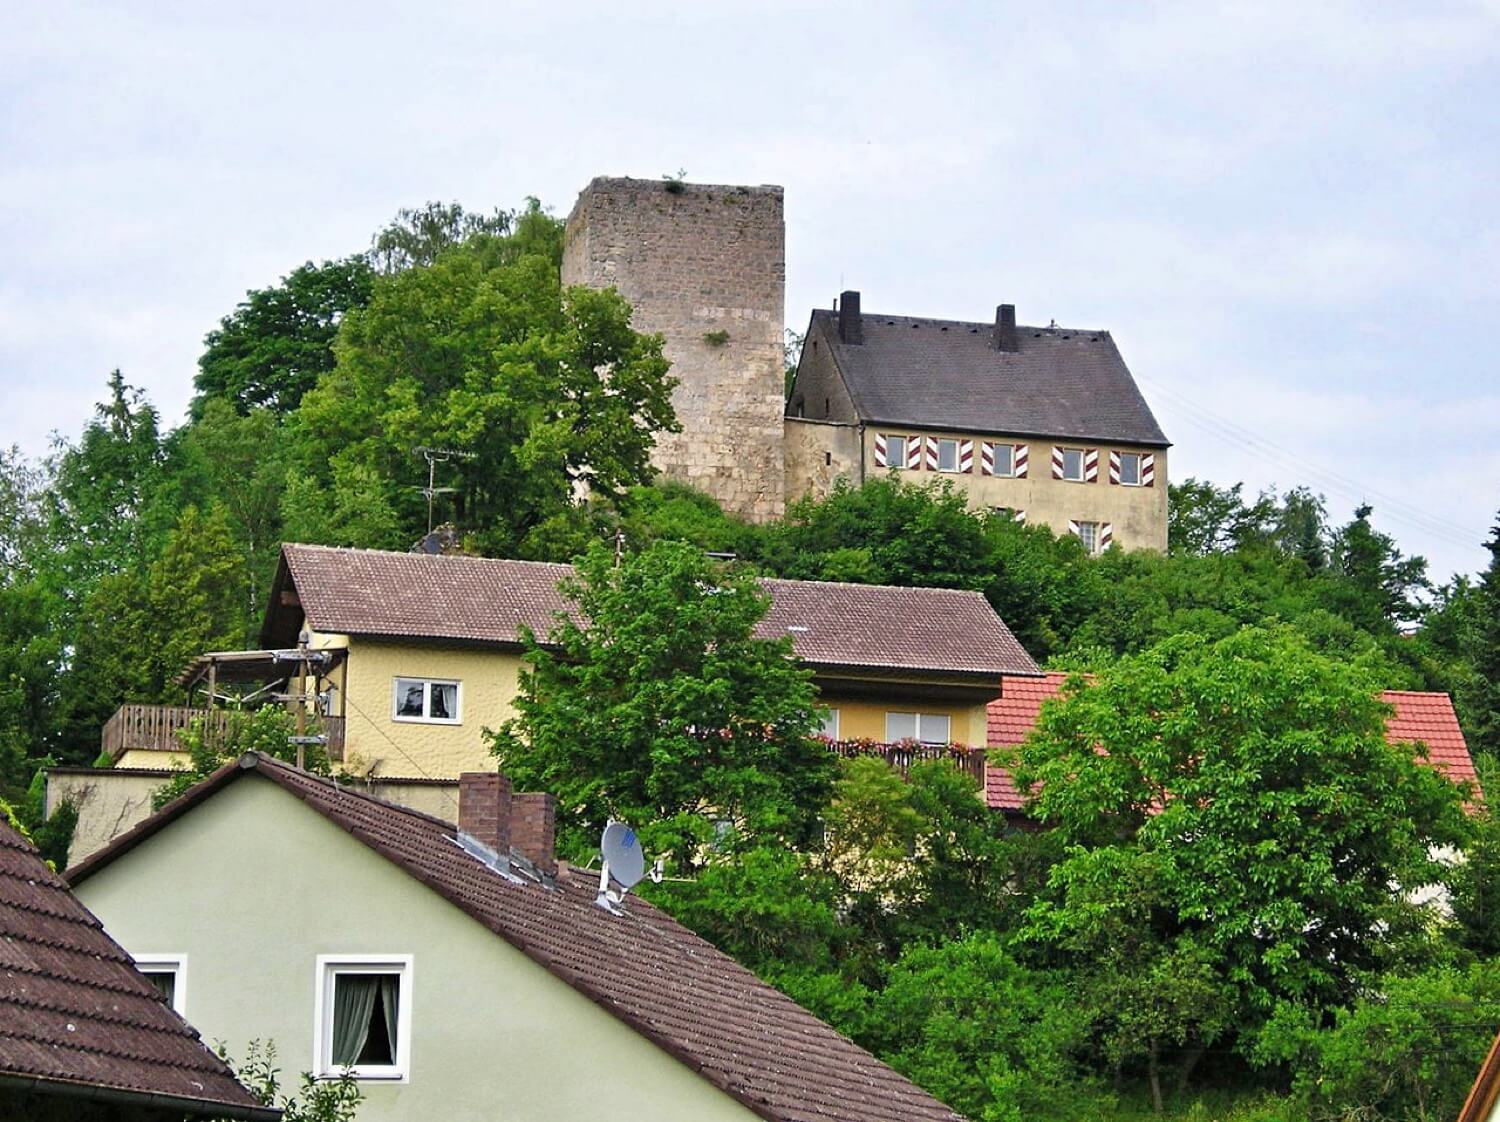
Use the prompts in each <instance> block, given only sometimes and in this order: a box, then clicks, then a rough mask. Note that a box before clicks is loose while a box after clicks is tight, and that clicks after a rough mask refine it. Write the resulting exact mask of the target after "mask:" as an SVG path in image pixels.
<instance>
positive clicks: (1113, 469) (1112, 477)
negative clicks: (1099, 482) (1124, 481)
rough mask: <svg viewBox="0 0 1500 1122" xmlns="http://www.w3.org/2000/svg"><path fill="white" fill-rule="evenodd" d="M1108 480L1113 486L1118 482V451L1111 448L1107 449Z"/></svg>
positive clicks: (1117, 484)
mask: <svg viewBox="0 0 1500 1122" xmlns="http://www.w3.org/2000/svg"><path fill="white" fill-rule="evenodd" d="M1109 481H1110V483H1112V484H1114V485H1115V486H1119V483H1120V453H1118V452H1116V451H1115V450H1114V449H1113V448H1111V449H1110V451H1109Z"/></svg>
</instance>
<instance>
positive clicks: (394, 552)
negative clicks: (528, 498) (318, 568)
mask: <svg viewBox="0 0 1500 1122" xmlns="http://www.w3.org/2000/svg"><path fill="white" fill-rule="evenodd" d="M281 548H282V549H305V550H317V551H318V552H320V553H337V554H340V555H344V556H348V555H359V554H366V555H370V556H375V557H409V558H411V559H412V560H415V561H488V562H492V563H493V562H502V563H504V564H506V565H527V566H530V567H533V568H538V569H572V568H574V566H573V565H572V564H571V563H569V562H567V561H530V560H527V559H526V558H523V557H481V556H478V555H476V554H472V553H412V552H411V551H410V550H404V549H367V548H365V547H364V546H356V545H317V544H315V543H313V542H283V543H282V545H281Z"/></svg>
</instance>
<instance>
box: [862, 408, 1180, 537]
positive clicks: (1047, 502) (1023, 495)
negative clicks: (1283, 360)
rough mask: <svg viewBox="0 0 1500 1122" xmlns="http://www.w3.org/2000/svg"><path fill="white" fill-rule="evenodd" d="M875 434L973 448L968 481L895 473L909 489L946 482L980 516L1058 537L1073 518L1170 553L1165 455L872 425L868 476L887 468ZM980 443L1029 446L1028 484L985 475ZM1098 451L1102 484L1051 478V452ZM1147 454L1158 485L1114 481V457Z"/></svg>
mask: <svg viewBox="0 0 1500 1122" xmlns="http://www.w3.org/2000/svg"><path fill="white" fill-rule="evenodd" d="M878 433H887V434H890V435H896V436H919V435H920V436H924V437H926V436H934V437H937V438H938V439H956V440H973V441H974V466H973V469H972V471H970V472H969V473H967V474H964V473H959V472H937V471H928V470H927V469H926V468H925V466H924V467H923V469H922V470H921V471H911V472H908V471H901V472H898V473H897V474H898V475H899V476H900V477H901V478H902V479H905V480H907V481H909V482H913V483H931V482H933V481H935V480H948V481H950V482H952V483H953V485H954V486H955V487H957V488H959V489H960V490H962V491H964V492H966V493H967V494H968V496H969V503H970V505H971V506H973V507H974V508H975V509H977V510H988V509H991V508H993V507H1009V508H1011V509H1012V510H1023V511H1025V512H1026V521H1027V522H1028V523H1032V524H1036V523H1045V524H1046V525H1047V526H1050V527H1051V528H1052V529H1053V530H1054V531H1056V532H1058V533H1066V532H1067V530H1068V521H1069V520H1070V519H1072V520H1074V521H1078V522H1109V523H1112V524H1113V527H1114V540H1115V543H1116V544H1118V545H1119V546H1121V547H1122V548H1124V549H1157V550H1163V551H1165V550H1166V548H1167V479H1168V475H1167V450H1166V449H1165V448H1146V447H1143V446H1140V445H1134V444H1107V443H1102V442H1100V441H1094V440H1056V441H1055V440H1044V439H1037V438H1034V437H1022V436H1005V435H999V434H997V435H990V436H986V437H982V438H981V437H978V436H975V435H974V434H972V433H960V432H926V431H924V432H921V433H918V432H917V431H916V430H913V429H903V428H901V427H900V426H899V425H889V426H881V425H869V426H867V427H866V429H865V463H866V465H867V474H868V475H875V474H879V473H883V472H885V471H887V470H889V469H886V468H877V467H875V466H874V465H875V437H876V435H877V434H878ZM981 440H990V441H997V442H1001V443H1014V444H1025V445H1027V446H1028V454H1027V471H1026V477H1025V478H1024V479H1011V478H1005V477H1001V476H991V475H981V474H980V471H979V463H980V448H979V445H980V442H981ZM1054 447H1065V448H1097V449H1098V451H1099V478H1098V480H1097V481H1096V482H1094V483H1074V482H1072V481H1070V480H1064V479H1053V478H1052V449H1053V448H1054ZM1111 451H1115V452H1142V453H1150V454H1152V455H1154V456H1155V457H1156V483H1155V486H1152V487H1123V486H1119V485H1115V484H1111V483H1110V482H1109V453H1110V452H1111Z"/></svg>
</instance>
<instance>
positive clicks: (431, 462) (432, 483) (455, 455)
mask: <svg viewBox="0 0 1500 1122" xmlns="http://www.w3.org/2000/svg"><path fill="white" fill-rule="evenodd" d="M411 451H412V455H414V456H421V457H422V458H423V459H425V460H426V461H427V486H426V487H424V488H423V489H422V494H424V495H426V496H427V532H428V533H429V534H430V533H432V500H433V499H434V498H436V497H437V496H438V495H451V494H453V493H455V492H456V491H457V490H458V488H457V487H438V486H436V483H437V466H438V464H446V463H447V462H448V461H449V460H473V459H477V458H478V457H477V456H476V455H475V453H473V452H460V451H459V450H458V449H456V448H429V447H427V445H425V444H419V445H417V446H416V447H415V448H413V449H412V450H411Z"/></svg>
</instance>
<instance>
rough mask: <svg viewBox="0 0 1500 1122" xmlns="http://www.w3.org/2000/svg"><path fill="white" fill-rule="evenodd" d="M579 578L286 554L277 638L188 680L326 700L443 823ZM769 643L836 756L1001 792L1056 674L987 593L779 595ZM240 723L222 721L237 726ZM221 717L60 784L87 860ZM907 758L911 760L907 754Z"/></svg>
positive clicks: (397, 556)
mask: <svg viewBox="0 0 1500 1122" xmlns="http://www.w3.org/2000/svg"><path fill="white" fill-rule="evenodd" d="M571 573H572V569H571V567H570V566H567V565H555V564H545V563H540V562H532V561H511V560H501V559H492V558H479V557H461V556H432V555H428V554H420V553H392V552H384V551H379V550H365V549H333V548H329V547H326V546H312V545H286V546H284V547H283V549H282V555H281V562H280V565H279V567H278V570H277V575H276V578H275V581H274V582H273V586H272V589H271V595H270V604H269V606H268V608H267V611H266V616H265V620H264V623H263V626H262V629H261V636H260V638H261V645H262V649H260V650H256V651H230V652H217V653H213V654H208V655H204V656H202V657H200V658H199V659H198V660H196V661H195V662H194V664H193V665H192V666H190V667H189V668H188V669H187V670H186V671H185V672H184V674H183V677H182V679H181V681H182V682H183V684H184V685H185V686H187V687H188V688H189V689H193V690H197V691H199V692H200V693H201V694H202V695H204V696H210V697H211V696H215V695H216V693H217V691H219V690H220V688H221V687H223V686H225V685H226V684H229V683H235V682H239V683H244V682H247V681H253V682H258V683H263V686H262V692H263V694H268V695H270V696H281V697H285V696H288V695H291V696H299V697H304V698H309V699H313V700H312V702H311V704H312V706H313V708H315V709H316V710H317V712H316V713H315V714H312V713H310V714H309V715H308V717H307V719H306V723H307V728H306V729H305V732H306V733H307V734H308V735H309V736H326V738H327V742H328V748H329V753H330V755H331V756H332V757H333V758H334V759H335V760H336V761H338V762H339V765H340V770H341V771H343V772H344V773H345V774H347V775H353V776H357V777H360V778H361V779H363V780H364V781H365V782H366V783H367V784H368V785H369V789H370V790H371V791H372V793H378V794H381V795H383V796H384V797H387V798H393V799H396V800H398V801H401V802H403V803H404V804H407V805H417V806H420V807H423V808H428V809H436V810H437V812H439V813H445V811H444V810H443V809H442V808H443V807H444V806H448V805H450V804H451V803H452V795H451V792H448V793H443V792H442V790H441V787H442V786H443V785H447V786H448V787H451V785H452V784H453V782H454V781H455V780H456V779H457V777H458V776H459V775H460V774H461V773H462V772H465V771H473V770H476V769H485V768H488V767H490V766H492V764H493V762H494V761H493V758H492V757H491V755H490V753H489V749H488V741H487V738H486V737H485V735H484V732H485V730H486V729H494V728H498V727H499V726H500V724H501V723H502V722H504V721H505V720H506V719H508V718H509V717H511V716H512V715H513V714H514V712H515V709H514V701H515V697H516V693H517V689H518V677H519V673H520V669H521V662H522V655H523V647H522V643H521V629H522V628H523V627H526V628H530V629H531V630H532V631H533V632H535V633H536V634H538V635H546V634H547V633H548V632H549V631H550V629H551V627H552V624H553V623H554V621H555V619H556V617H557V615H558V613H566V612H569V611H570V610H572V608H573V605H572V604H571V602H570V601H568V600H567V599H565V598H564V596H563V594H562V593H561V592H560V591H559V589H558V583H559V581H561V580H563V579H564V578H566V577H568V576H569V575H571ZM763 584H764V587H765V588H766V590H767V592H768V593H769V594H770V598H771V606H770V609H769V610H768V612H767V614H766V617H765V619H764V620H762V621H761V623H760V625H759V634H761V635H762V636H764V637H767V638H770V637H777V636H790V638H791V640H792V647H793V650H794V653H795V654H796V656H797V657H798V658H799V659H800V660H801V661H802V662H803V664H804V665H806V666H808V667H810V668H811V669H812V671H813V673H814V682H815V684H816V685H817V687H818V690H819V693H820V699H821V701H822V703H823V704H824V705H825V706H826V709H825V711H824V725H823V732H824V734H825V735H826V736H827V737H828V738H829V740H830V741H831V742H832V746H833V747H834V749H835V750H839V751H842V752H863V751H868V750H870V744H871V742H874V743H875V744H879V745H898V744H901V745H909V743H910V742H917V744H918V745H920V747H917V748H916V749H915V751H916V752H917V753H929V754H952V755H954V756H955V757H956V759H957V760H958V762H959V763H961V764H962V765H964V766H966V767H967V768H968V769H969V770H970V771H971V772H972V773H973V775H974V777H975V781H976V783H979V782H982V781H983V767H984V763H983V753H982V752H973V753H962V752H951V751H950V749H949V748H948V747H947V746H968V747H973V748H977V749H982V748H983V747H984V746H985V743H986V738H987V719H986V706H987V705H988V704H989V702H991V701H993V700H994V699H995V698H997V697H998V696H999V695H1000V692H1001V682H1002V679H1003V678H1004V677H1005V676H1007V675H1010V676H1015V675H1020V676H1036V675H1039V674H1040V671H1039V670H1038V669H1037V666H1036V664H1035V663H1034V662H1033V661H1032V660H1031V658H1030V656H1029V655H1027V654H1026V652H1025V651H1024V650H1023V649H1022V648H1021V646H1020V644H1019V643H1018V642H1017V641H1016V639H1015V637H1014V636H1013V635H1012V634H1011V633H1010V630H1009V629H1008V628H1007V627H1006V626H1005V624H1004V622H1003V621H1001V619H1000V617H999V616H997V615H996V614H995V612H994V610H993V609H992V608H991V607H990V606H989V603H988V602H987V601H986V600H985V599H984V597H983V596H981V595H980V594H979V593H977V592H962V591H956V590H950V589H935V588H895V587H884V586H877V585H858V584H839V583H828V582H820V581H794V580H765V581H764V582H763ZM219 712H220V714H221V713H222V711H219ZM205 714H208V717H209V719H220V718H218V717H215V715H214V713H212V712H210V711H209V710H205V709H199V708H191V707H181V708H174V707H165V706H137V705H127V706H124V707H122V708H121V710H120V711H119V712H118V713H117V714H116V715H115V717H114V718H113V719H112V720H111V722H110V724H109V726H107V727H106V729H105V735H104V749H105V751H106V752H107V753H108V754H109V755H110V757H111V758H112V759H113V760H114V765H115V772H114V773H109V772H103V773H101V772H99V771H93V770H86V769H62V768H59V769H55V773H54V774H53V775H52V777H51V779H50V781H49V791H48V801H49V806H52V805H56V804H57V803H58V802H59V801H61V799H63V798H65V797H71V798H72V799H73V800H74V802H75V804H77V805H78V807H79V824H78V828H77V831H76V832H75V836H74V845H75V849H74V857H75V859H77V858H80V857H82V856H84V855H86V854H88V853H90V852H92V851H93V850H95V849H97V848H98V847H99V846H101V845H103V844H105V843H107V842H108V841H109V840H110V839H111V838H112V837H114V836H116V835H117V834H119V833H120V832H122V831H123V830H125V829H128V828H129V827H130V826H132V825H134V824H135V823H136V822H139V821H140V820H141V819H142V818H143V817H145V815H146V814H147V813H149V810H150V806H149V802H150V791H151V790H153V789H154V788H155V787H156V786H158V785H159V780H153V778H152V776H153V775H156V776H160V774H161V772H163V771H165V770H167V769H169V768H171V767H173V766H179V765H180V764H182V763H185V762H186V761H185V757H184V756H183V754H182V752H181V750H180V746H179V744H178V742H177V740H176V733H177V731H178V730H179V729H181V728H183V727H184V726H186V725H187V724H188V723H189V722H190V721H192V720H194V719H201V718H203V717H204V716H205ZM888 754H890V755H892V758H893V762H898V763H900V762H904V761H905V759H906V758H908V757H909V756H910V755H911V750H909V748H901V749H899V750H897V749H892V750H890V752H888Z"/></svg>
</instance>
